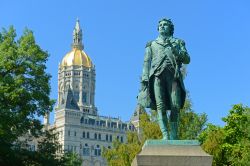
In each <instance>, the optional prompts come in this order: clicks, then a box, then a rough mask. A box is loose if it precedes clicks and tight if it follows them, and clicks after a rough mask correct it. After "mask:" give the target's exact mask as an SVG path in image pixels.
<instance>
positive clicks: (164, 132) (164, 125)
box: [158, 119, 168, 140]
mask: <svg viewBox="0 0 250 166" xmlns="http://www.w3.org/2000/svg"><path fill="white" fill-rule="evenodd" d="M158 124H159V126H160V129H161V133H162V139H163V140H167V139H168V131H167V119H158Z"/></svg>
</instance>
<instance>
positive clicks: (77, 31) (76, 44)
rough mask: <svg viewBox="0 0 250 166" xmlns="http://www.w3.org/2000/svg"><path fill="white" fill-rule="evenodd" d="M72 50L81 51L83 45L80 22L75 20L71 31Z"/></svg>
mask: <svg viewBox="0 0 250 166" xmlns="http://www.w3.org/2000/svg"><path fill="white" fill-rule="evenodd" d="M72 47H73V48H78V49H83V43H82V29H81V27H80V21H79V19H78V18H77V19H76V25H75V28H74V30H73V43H72Z"/></svg>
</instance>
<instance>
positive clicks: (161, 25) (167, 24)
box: [157, 18, 174, 36]
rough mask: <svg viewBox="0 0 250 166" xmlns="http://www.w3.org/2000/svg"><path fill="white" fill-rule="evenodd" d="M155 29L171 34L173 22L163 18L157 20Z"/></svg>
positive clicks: (161, 32) (172, 32)
mask: <svg viewBox="0 0 250 166" xmlns="http://www.w3.org/2000/svg"><path fill="white" fill-rule="evenodd" d="M157 30H158V31H159V33H160V34H167V35H170V36H173V34H174V24H173V23H172V21H171V20H170V19H166V18H163V19H161V20H160V21H159V22H158V27H157Z"/></svg>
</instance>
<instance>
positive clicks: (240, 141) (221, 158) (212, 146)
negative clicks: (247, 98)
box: [200, 104, 250, 166]
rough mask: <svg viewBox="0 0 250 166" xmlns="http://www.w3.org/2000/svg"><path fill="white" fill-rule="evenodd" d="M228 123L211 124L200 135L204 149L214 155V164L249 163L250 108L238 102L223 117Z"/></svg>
mask: <svg viewBox="0 0 250 166" xmlns="http://www.w3.org/2000/svg"><path fill="white" fill-rule="evenodd" d="M222 120H223V121H224V122H225V123H226V125H225V126H224V127H218V126H215V125H211V124H210V125H209V126H208V128H207V129H206V130H205V131H203V132H202V134H201V135H200V141H201V143H202V147H203V149H204V150H205V151H206V152H208V153H209V154H211V155H213V165H215V166H221V165H235V166H238V165H242V166H243V165H249V163H250V125H249V124H250V109H249V108H248V107H245V106H243V105H242V104H236V105H234V106H233V107H232V109H231V110H230V111H229V115H228V116H226V117H225V118H223V119H222Z"/></svg>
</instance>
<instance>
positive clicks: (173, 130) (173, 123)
mask: <svg viewBox="0 0 250 166" xmlns="http://www.w3.org/2000/svg"><path fill="white" fill-rule="evenodd" d="M178 124H179V111H178V110H174V109H172V110H171V113H170V140H178V139H179V138H178Z"/></svg>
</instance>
